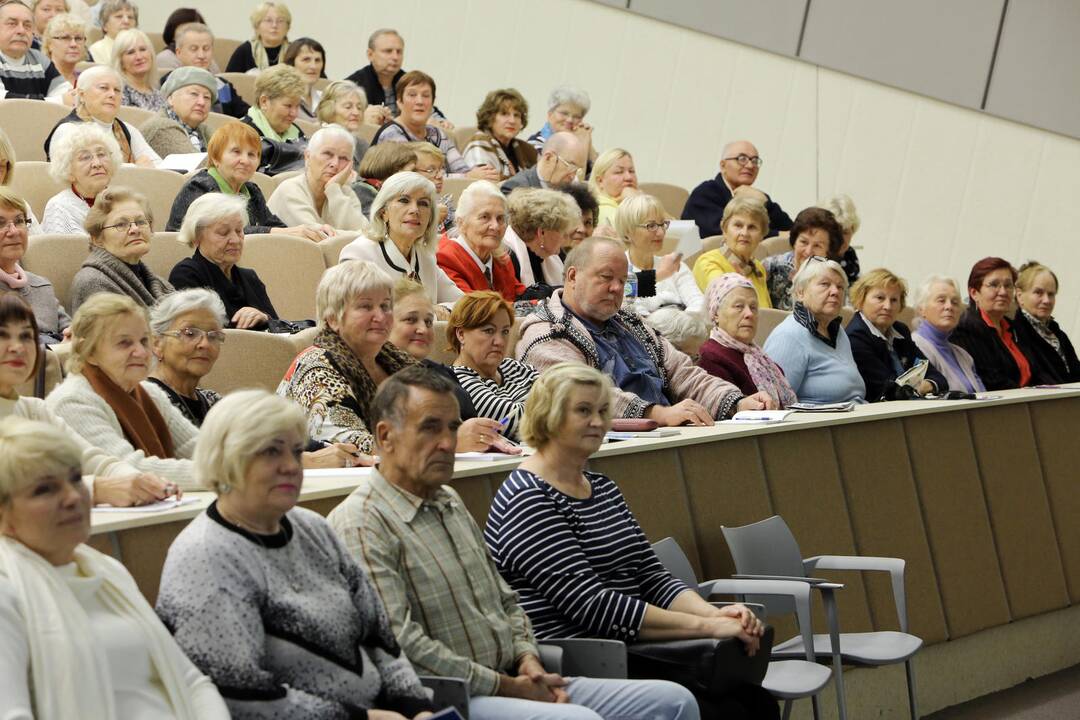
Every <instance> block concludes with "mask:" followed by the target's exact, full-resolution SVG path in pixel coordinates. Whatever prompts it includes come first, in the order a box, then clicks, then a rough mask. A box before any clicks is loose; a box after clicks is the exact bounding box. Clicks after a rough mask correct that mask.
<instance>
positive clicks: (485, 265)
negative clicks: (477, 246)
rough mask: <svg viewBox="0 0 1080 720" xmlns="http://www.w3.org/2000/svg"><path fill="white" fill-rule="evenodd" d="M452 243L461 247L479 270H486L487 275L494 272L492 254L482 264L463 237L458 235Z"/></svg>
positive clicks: (493, 257) (493, 256)
mask: <svg viewBox="0 0 1080 720" xmlns="http://www.w3.org/2000/svg"><path fill="white" fill-rule="evenodd" d="M453 241H454V242H456V243H457V244H458V245H460V246H461V247H463V248H465V252H467V253H469V257H471V258H472V259H473V262H474V263H476V264H477V265H479V266H480V269H481V270H487V271H488V274H489V275H491V274H493V273H494V272H495V263H494V260H495V255H494V253H492V255H491V256H490V257H489V258H488V260H487V262H484V261H483V260H481V259H480V256H479V255H477V254H476V252H475V251H474V250H473V249H472V248H471V247H469V243H468V242H466V241H465V238H464V237H463V236H461V235H458V236H457V237H455V238H453Z"/></svg>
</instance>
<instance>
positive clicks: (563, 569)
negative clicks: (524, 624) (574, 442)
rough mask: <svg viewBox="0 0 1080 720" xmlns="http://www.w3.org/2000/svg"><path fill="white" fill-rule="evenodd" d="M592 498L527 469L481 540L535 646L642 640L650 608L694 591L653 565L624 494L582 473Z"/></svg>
mask: <svg viewBox="0 0 1080 720" xmlns="http://www.w3.org/2000/svg"><path fill="white" fill-rule="evenodd" d="M585 477H586V479H587V480H588V481H589V484H590V485H591V486H592V495H591V496H590V497H589V498H588V499H585V500H579V499H577V498H573V497H570V496H568V495H565V494H563V493H561V492H559V491H558V490H556V489H555V488H553V487H552V486H551V485H548V484H547V483H546V482H544V480H543V479H542V478H540V477H539V476H537V475H535V474H534V473H531V472H529V471H527V470H521V469H518V470H515V471H514V472H512V473H511V474H510V477H508V478H507V479H506V481H505V482H503V484H502V487H500V488H499V491H498V492H497V493H496V494H495V498H494V500H493V501H492V503H491V511H490V512H489V513H488V520H487V527H486V528H485V530H484V538H485V540H486V541H487V544H488V548H489V549H490V550H491V555H492V557H493V558H494V559H495V564H496V565H497V566H498V568H499V572H500V573H502V576H503V577H504V578H505V579H506V581H507V582H508V583H509V584H510V587H512V588H513V589H514V590H516V591H517V592H518V594H519V596H520V604H521V607H522V608H524V610H525V612H526V613H527V614H528V616H529V620H530V621H531V622H532V624H533V631H534V632H535V634H536V637H537V638H539V639H543V638H553V637H599V638H612V639H615V640H623V641H627V642H632V641H634V640H637V639H638V635H639V633H640V631H641V623H642V621H643V620H644V617H645V608H646V605H655V606H658V607H662V608H667V607H668V606H669V605H671V603H672V601H673V600H674V599H675V597H676V596H677V595H679V594H680V593H682V592H683V591H685V590H687V589H689V588H688V587H687V585H686V584H685V583H683V582H682V581H680V580H677V579H675V578H674V577H672V575H671V573H669V572H668V571H667V570H665V569H664V566H663V565H662V564H661V562H660V560H659V559H658V558H657V557H656V554H655V553H654V552H653V550H652V547H650V545H649V542H648V540H646V539H645V533H644V532H642V530H641V526H640V525H638V522H637V520H636V519H635V518H634V516H633V514H632V513H631V512H630V508H629V507H628V506H627V505H626V500H625V499H624V498H623V496H622V493H621V492H619V488H618V487H617V486H616V485H615V483H614V482H612V481H611V480H610V479H609V478H608V477H606V476H604V475H600V474H598V473H590V472H587V473H585Z"/></svg>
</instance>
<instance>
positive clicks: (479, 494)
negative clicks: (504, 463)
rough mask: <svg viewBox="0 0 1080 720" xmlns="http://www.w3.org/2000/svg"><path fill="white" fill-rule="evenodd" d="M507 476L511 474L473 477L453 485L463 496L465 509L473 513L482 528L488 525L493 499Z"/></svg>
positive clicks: (458, 480)
mask: <svg viewBox="0 0 1080 720" xmlns="http://www.w3.org/2000/svg"><path fill="white" fill-rule="evenodd" d="M507 475H509V473H495V474H493V475H473V476H472V477H467V478H459V479H457V480H454V481H453V482H452V483H451V487H453V488H454V489H455V490H457V492H458V494H459V495H461V499H462V500H463V501H464V502H465V507H467V508H468V509H469V512H470V513H472V516H473V520H475V521H476V524H477V525H479V526H480V527H484V525H486V524H487V515H488V510H489V509H490V508H491V499H492V498H493V497H494V496H495V491H496V490H498V489H499V486H500V485H502V483H503V480H505V479H506V476H507Z"/></svg>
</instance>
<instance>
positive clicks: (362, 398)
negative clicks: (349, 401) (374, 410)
mask: <svg viewBox="0 0 1080 720" xmlns="http://www.w3.org/2000/svg"><path fill="white" fill-rule="evenodd" d="M313 344H314V345H315V347H317V348H321V349H322V350H323V351H324V352H325V353H326V356H327V358H328V359H329V360H330V364H331V365H333V366H334V369H336V370H337V371H338V372H339V373H341V376H342V377H343V378H345V380H346V381H348V383H349V387H350V388H351V389H352V393H353V396H354V397H355V398H356V404H357V406H358V408H359V411H360V417H361V418H363V420H364V422H365V423H367V424H368V427H370V428H371V429H372V431H374V427H372V426H371V401H372V400H373V399H374V398H375V391H376V390H378V387H377V386H376V385H375V381H374V380H372V378H371V375H370V374H368V371H367V368H365V367H364V363H362V362H360V359H359V358H358V357H356V354H355V353H353V351H352V350H351V349H350V348H349V346H348V345H346V344H345V341H344V340H342V339H341V336H340V335H338V334H337V333H336V332H334V331H333V330H331V329H330V328H328V327H324V328H323V329H321V330H319V334H318V335H316V336H315V342H314V343H313ZM375 362H376V363H377V364H378V365H379V367H381V368H382V369H383V371H384V372H385V373H386V374H387V375H393V374H394V373H396V372H397V371H398V370H401V369H403V368H406V367H408V366H409V365H415V364H416V360H414V359H413V358H412V356H411V355H409V354H408V353H406V352H404V351H403V350H399V349H398V348H397V347H396V346H395V345H393V344H392V343H389V342H388V343H385V344H384V345H383V346H382V347H381V348H380V349H379V354H378V355H376V356H375Z"/></svg>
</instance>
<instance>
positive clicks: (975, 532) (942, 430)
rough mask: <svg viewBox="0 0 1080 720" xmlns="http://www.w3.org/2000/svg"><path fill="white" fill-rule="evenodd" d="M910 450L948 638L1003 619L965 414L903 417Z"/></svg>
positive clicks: (1005, 611) (1001, 586) (1005, 610)
mask: <svg viewBox="0 0 1080 720" xmlns="http://www.w3.org/2000/svg"><path fill="white" fill-rule="evenodd" d="M904 430H905V433H906V435H907V447H908V454H909V456H910V462H911V470H912V475H913V476H914V478H915V486H916V489H917V492H918V494H919V500H920V505H921V507H922V516H923V523H924V526H925V528H926V536H927V538H928V540H929V544H930V549H931V553H932V558H933V562H934V567H935V570H936V572H937V581H938V588H939V591H940V593H941V599H942V602H943V604H944V609H945V618H946V621H947V624H948V634H949V637H950V638H957V637H962V636H964V635H970V634H971V633H974V632H977V631H979V630H983V629H985V628H988V627H992V626H994V625H1001V624H1003V623H1007V622H1008V621H1009V606H1008V602H1007V601H1006V598H1005V583H1004V580H1003V579H1002V577H1001V568H1000V565H999V564H998V557H997V552H996V550H995V548H994V535H993V531H992V530H991V528H990V518H989V516H988V515H987V510H986V501H985V500H984V498H983V489H982V482H981V481H980V479H979V468H978V464H977V463H976V460H975V450H974V447H973V446H972V443H971V433H970V431H969V429H968V424H967V420H966V418H965V417H964V416H963V415H962V414H959V413H942V414H940V415H922V416H920V417H917V418H906V419H905V420H904Z"/></svg>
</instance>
